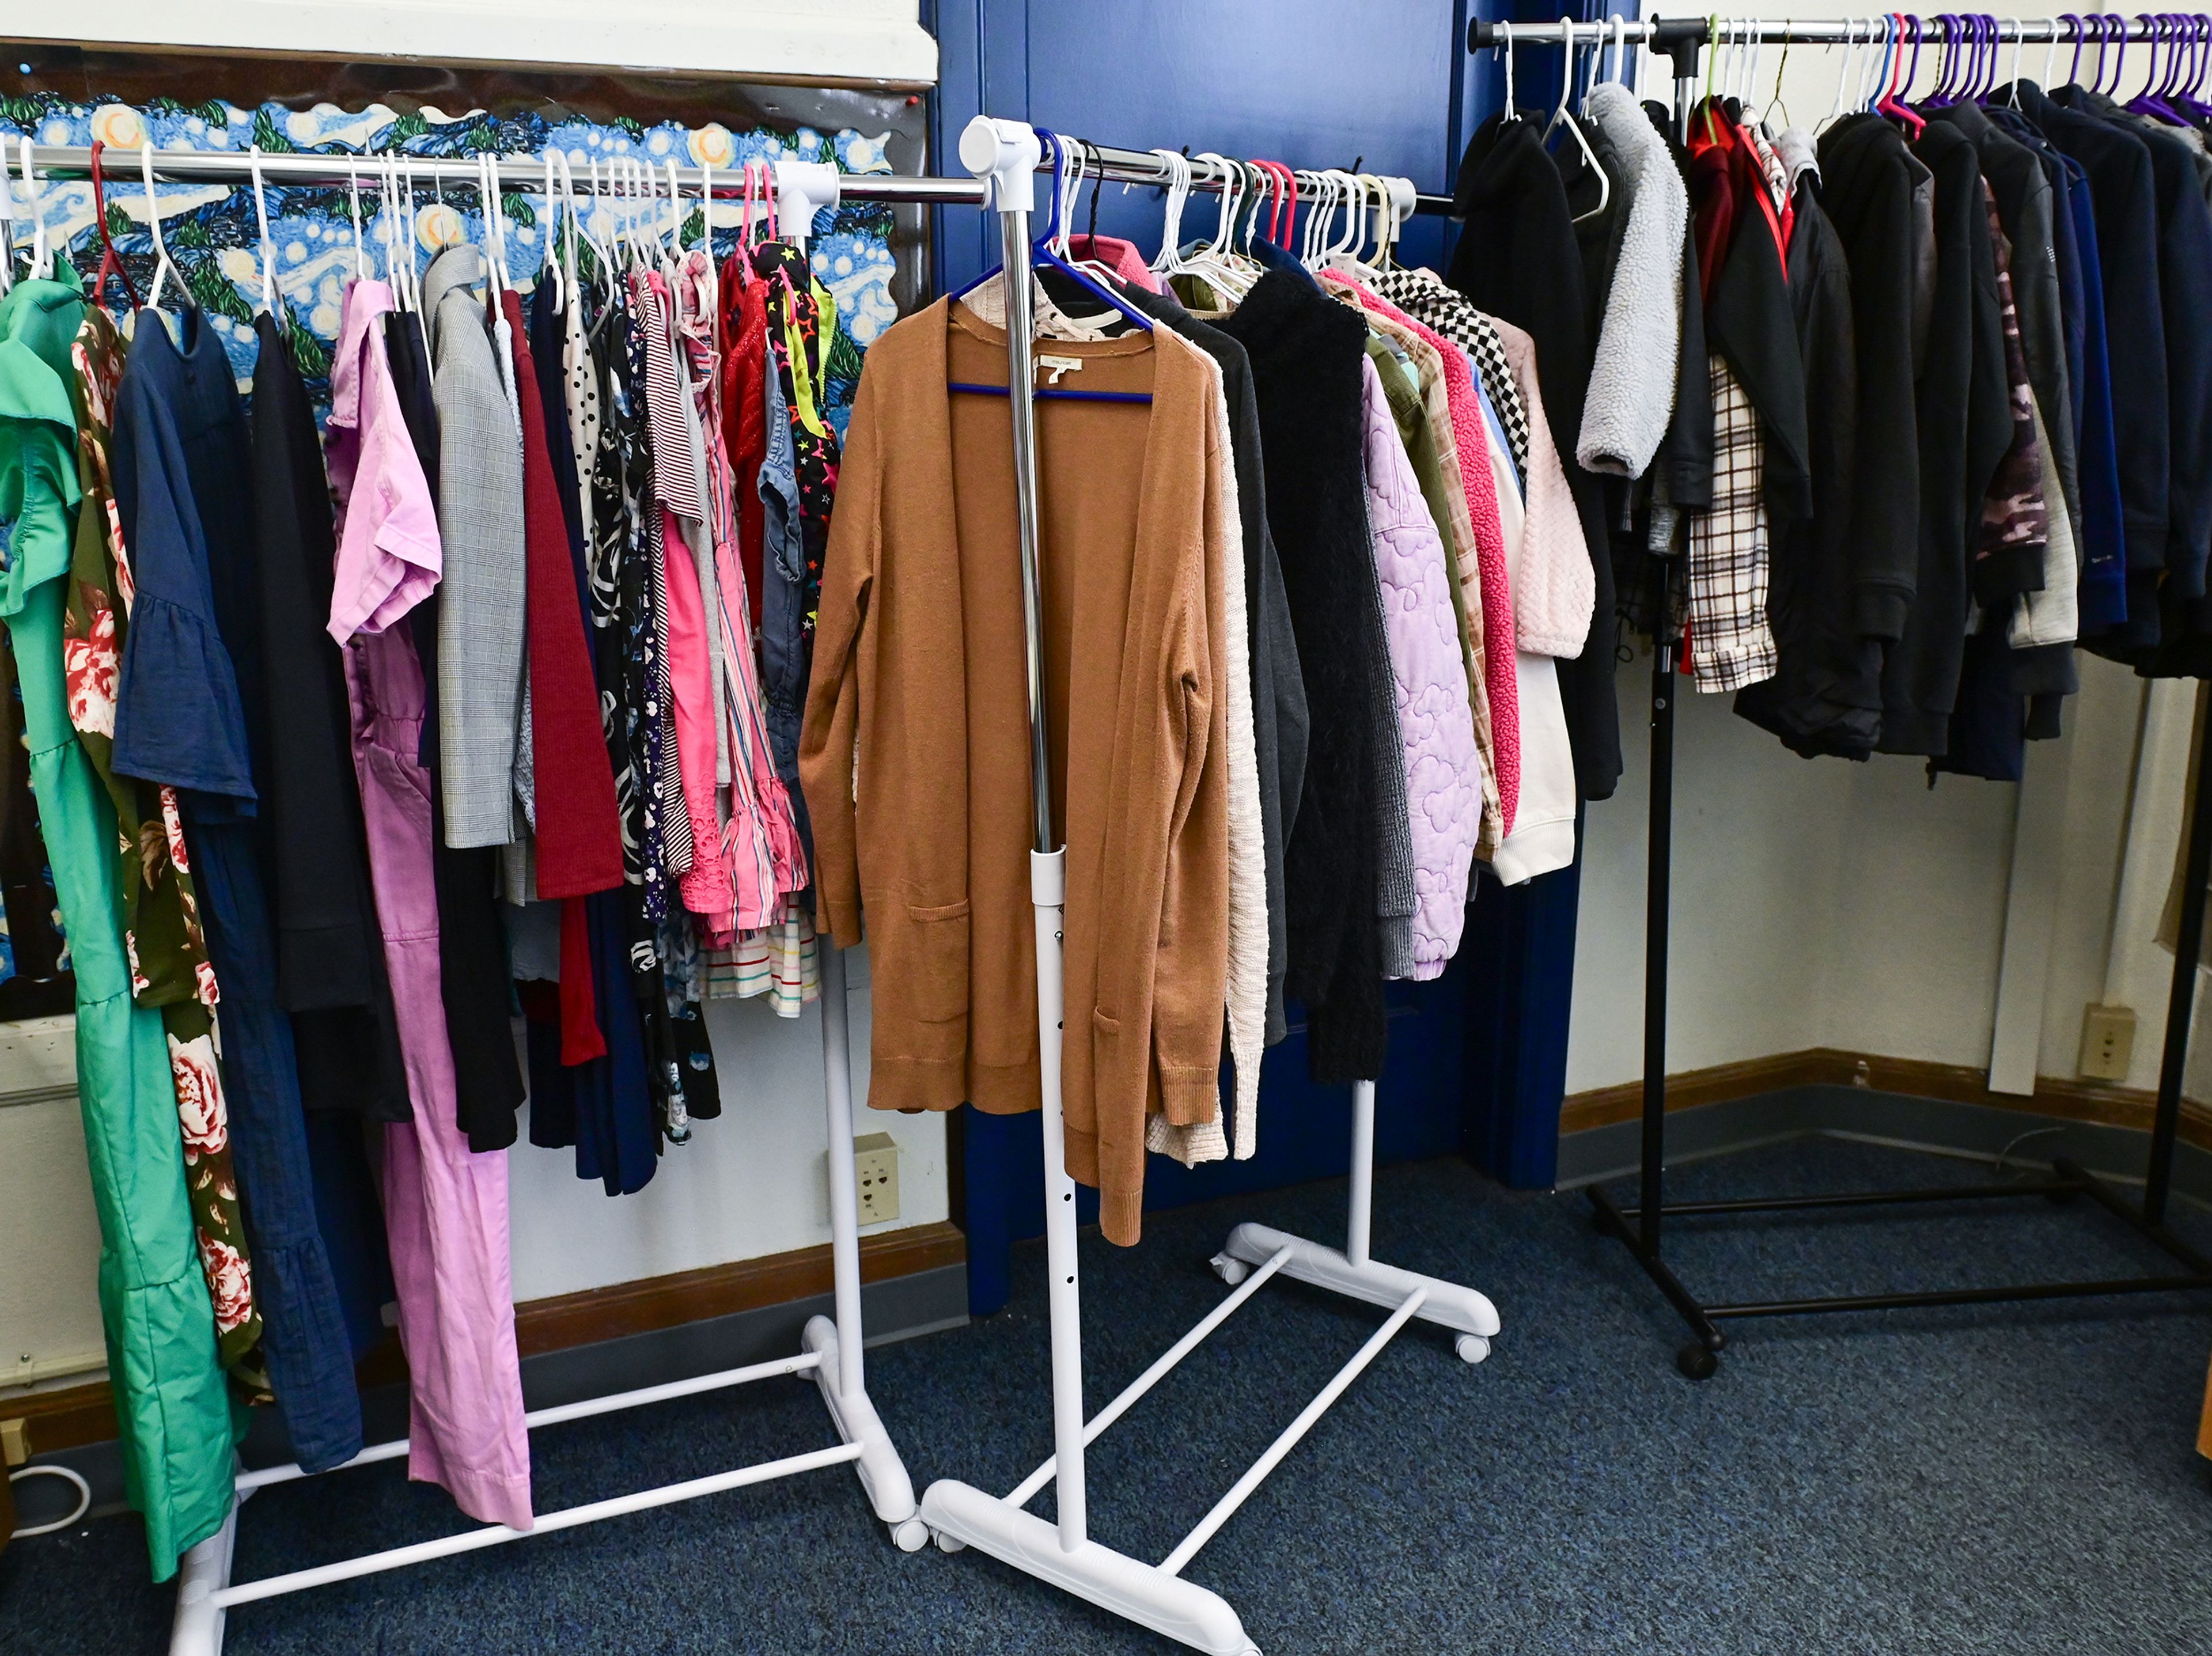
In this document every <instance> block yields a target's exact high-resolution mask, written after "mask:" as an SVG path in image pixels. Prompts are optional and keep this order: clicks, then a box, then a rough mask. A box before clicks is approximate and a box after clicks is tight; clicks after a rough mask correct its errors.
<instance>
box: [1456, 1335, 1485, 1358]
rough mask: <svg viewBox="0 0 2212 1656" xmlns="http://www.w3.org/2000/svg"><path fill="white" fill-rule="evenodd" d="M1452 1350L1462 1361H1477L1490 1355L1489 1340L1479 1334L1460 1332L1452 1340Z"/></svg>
mask: <svg viewBox="0 0 2212 1656" xmlns="http://www.w3.org/2000/svg"><path fill="white" fill-rule="evenodd" d="M1452 1350H1453V1352H1454V1354H1455V1355H1456V1356H1458V1358H1459V1360H1460V1361H1461V1362H1464V1363H1478V1362H1481V1361H1482V1360H1483V1359H1484V1358H1485V1357H1486V1356H1489V1355H1490V1342H1489V1341H1488V1340H1486V1339H1485V1338H1482V1336H1481V1335H1480V1334H1462V1335H1461V1336H1460V1337H1459V1338H1457V1339H1455V1340H1454V1341H1453V1342H1452Z"/></svg>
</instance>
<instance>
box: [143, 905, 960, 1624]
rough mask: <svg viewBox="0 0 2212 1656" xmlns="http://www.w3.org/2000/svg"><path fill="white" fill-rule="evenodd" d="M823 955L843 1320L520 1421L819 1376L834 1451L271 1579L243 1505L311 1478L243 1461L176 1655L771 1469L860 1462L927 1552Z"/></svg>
mask: <svg viewBox="0 0 2212 1656" xmlns="http://www.w3.org/2000/svg"><path fill="white" fill-rule="evenodd" d="M821 960H822V997H821V1006H822V1048H823V1092H824V1095H825V1107H826V1113H827V1115H828V1118H829V1120H828V1126H829V1147H830V1149H829V1226H830V1245H829V1246H830V1264H831V1271H832V1275H833V1277H834V1279H835V1283H836V1313H837V1314H836V1320H835V1321H832V1320H831V1319H829V1318H828V1317H811V1318H809V1319H807V1323H806V1327H805V1332H804V1333H803V1334H802V1335H801V1337H800V1344H801V1347H802V1349H801V1350H800V1351H799V1353H798V1355H796V1356H789V1357H777V1358H773V1359H771V1360H769V1362H756V1363H749V1364H747V1365H745V1366H744V1367H743V1368H726V1369H722V1370H720V1372H719V1373H716V1374H700V1375H696V1376H694V1377H693V1378H691V1379H689V1380H671V1381H668V1382H667V1383H666V1384H665V1385H660V1386H640V1387H638V1388H637V1389H636V1390H635V1391H629V1392H616V1393H614V1394H612V1395H611V1396H607V1397H599V1398H584V1399H582V1400H580V1401H579V1402H576V1403H564V1404H556V1405H555V1406H553V1407H550V1408H546V1409H533V1410H531V1411H530V1412H529V1413H528V1414H526V1415H525V1416H523V1423H524V1425H525V1426H526V1427H529V1428H532V1429H535V1428H538V1427H540V1426H557V1425H559V1424H561V1423H562V1422H566V1421H572V1420H586V1419H589V1418H591V1417H592V1416H595V1415H608V1414H613V1413H616V1412H617V1411H618V1410H624V1409H638V1408H643V1407H645V1406H647V1405H648V1404H658V1403H667V1402H671V1401H672V1400H674V1399H676V1398H688V1397H696V1396H699V1395H700V1394H701V1393H702V1392H718V1391H726V1390H728V1389H729V1388H731V1387H732V1386H746V1385H750V1383H751V1382H753V1381H755V1380H772V1379H775V1378H778V1377H780V1376H784V1375H807V1374H811V1375H812V1376H813V1378H814V1382H815V1384H816V1385H817V1386H819V1387H820V1388H821V1392H822V1401H823V1404H824V1405H826V1407H827V1408H828V1410H829V1419H830V1422H831V1423H832V1424H834V1425H835V1426H836V1429H837V1435H838V1438H839V1439H840V1442H839V1443H838V1445H837V1447H835V1448H827V1449H813V1450H809V1451H807V1452H805V1453H800V1454H793V1455H787V1456H784V1457H782V1458H781V1459H775V1460H764V1461H760V1462H758V1463H757V1464H755V1465H750V1466H739V1467H735V1468H732V1470H730V1471H723V1472H714V1473H711V1474H709V1475H708V1476H707V1477H695V1478H690V1479H688V1480H686V1481H685V1482H684V1483H668V1484H663V1485H661V1486H660V1487H659V1488H658V1489H641V1490H639V1491H637V1492H636V1493H635V1494H633V1495H614V1496H611V1497H610V1498H609V1499H607V1500H605V1501H588V1502H586V1504H584V1505H583V1506H580V1507H568V1508H566V1509H564V1510H562V1511H561V1512H557V1513H544V1514H541V1515H539V1516H538V1519H537V1521H536V1523H535V1524H534V1525H533V1526H532V1527H531V1528H529V1529H526V1530H518V1529H514V1528H512V1527H510V1526H507V1525H505V1524H488V1525H485V1526H483V1527H481V1528H478V1529H473V1530H464V1531H462V1532H459V1534H455V1535H448V1536H441V1537H439V1538H437V1539H435V1540H433V1541H419V1542H416V1543H415V1544H412V1545H410V1546H403V1547H390V1548H386V1549H385V1550H383V1551H380V1552H373V1553H364V1554H362V1556H359V1557H356V1558H348V1559H342V1560H340V1561H339V1562H337V1563H334V1564H319V1565H316V1566H314V1567H313V1568H308V1569H301V1570H293V1571H290V1572H289V1573H287V1574H283V1575H271V1576H264V1577H263V1578H262V1579H260V1580H254V1581H240V1582H234V1581H232V1580H231V1579H230V1571H231V1562H232V1558H233V1556H234V1553H235V1551H236V1549H237V1542H238V1516H239V1511H240V1507H241V1506H242V1505H243V1503H244V1502H245V1501H246V1500H247V1499H248V1498H249V1497H251V1496H252V1495H253V1494H254V1493H255V1492H256V1491H257V1490H260V1489H267V1488H268V1487H270V1485H272V1484H276V1483H291V1482H294V1481H295V1480H297V1479H299V1478H302V1477H309V1476H312V1474H310V1473H308V1472H307V1471H304V1470H302V1469H301V1467H300V1466H299V1465H297V1464H296V1463H294V1464H291V1465H283V1466H269V1467H263V1468H261V1469H259V1470H258V1471H243V1472H240V1474H239V1475H238V1477H237V1479H236V1483H235V1488H236V1490H237V1499H236V1501H234V1503H233V1505H232V1507H231V1509H230V1514H229V1516H228V1518H227V1519H225V1520H224V1521H223V1526H222V1529H220V1530H219V1531H217V1532H216V1533H215V1534H214V1535H211V1536H210V1537H209V1538H207V1539H206V1540H204V1541H203V1542H201V1543H200V1544H198V1545H197V1546H196V1547H194V1548H192V1549H191V1551H189V1552H187V1553H186V1554H185V1556H184V1560H183V1562H182V1564H181V1565H180V1567H179V1570H178V1576H177V1608H176V1616H175V1619H174V1621H173V1623H172V1624H171V1628H170V1635H169V1652H170V1656H222V1640H223V1629H224V1624H225V1621H226V1618H227V1617H228V1613H229V1611H230V1610H231V1608H232V1606H234V1605H237V1604H252V1603H253V1602H255V1601H256V1600H258V1599H263V1598H278V1597H281V1596H282V1595H283V1594H286V1593H293V1592H305V1591H307V1589H308V1588H310V1587H319V1586H328V1585H329V1584H331V1583H332V1582H335V1581H349V1580H354V1579H356V1577H359V1576H363V1575H377V1574H382V1573H384V1572H385V1571H386V1570H396V1569H404V1568H407V1567H408V1566H409V1565H410V1564H421V1563H426V1562H428V1561H429V1560H431V1559H433V1558H447V1557H451V1556H453V1555H454V1554H456V1553H463V1552H475V1551H477V1550H481V1549H483V1548H485V1547H499V1546H504V1545H506V1544H507V1543H508V1542H510V1541H523V1540H527V1539H528V1538H530V1537H532V1536H533V1535H552V1534H556V1533H558V1532H560V1531H562V1530H573V1529H576V1528H578V1527H580V1526H583V1525H586V1524H597V1523H599V1522H601V1521H603V1520H606V1519H610V1518H621V1517H624V1516H626V1515H628V1514H629V1513H640V1512H647V1511H649V1510H651V1509H652V1508H653V1507H668V1506H673V1505H675V1504H676V1503H677V1502H678V1501H696V1500H697V1499H698V1498H699V1497H700V1496H702V1495H720V1494H721V1493H723V1492H724V1491H725V1490H728V1489H743V1488H744V1487H745V1486H746V1485H747V1484H749V1483H768V1482H769V1481H771V1480H772V1479H775V1478H780V1477H793V1476H794V1475H796V1474H798V1473H800V1472H811V1471H818V1470H819V1469H821V1468H823V1467H825V1466H839V1465H850V1466H851V1467H853V1469H854V1471H855V1472H857V1473H858V1474H859V1476H860V1487H861V1489H862V1490H863V1491H864V1492H865V1493H866V1495H867V1497H868V1501H869V1504H870V1506H871V1507H873V1509H874V1511H875V1514H876V1516H877V1517H878V1519H880V1520H883V1521H884V1523H885V1524H888V1525H889V1526H890V1532H891V1539H892V1540H893V1541H894V1542H895V1543H896V1544H897V1545H898V1547H899V1549H900V1550H902V1551H904V1552H915V1551H918V1550H920V1549H921V1547H922V1546H923V1544H925V1543H927V1541H928V1539H929V1528H928V1526H927V1525H926V1524H924V1523H923V1522H922V1520H921V1518H920V1516H919V1515H918V1514H919V1512H920V1507H918V1505H917V1504H916V1502H915V1498H914V1483H913V1481H912V1480H911V1479H910V1478H909V1477H908V1476H907V1471H906V1466H905V1464H904V1463H903V1462H902V1461H901V1460H900V1459H899V1454H898V1450H897V1449H896V1447H894V1446H893V1445H892V1443H891V1440H890V1434H889V1433H888V1432H886V1431H885V1430H884V1423H883V1421H882V1419H881V1417H880V1416H878V1415H877V1413H876V1408H875V1404H873V1403H872V1402H870V1401H869V1398H868V1392H867V1386H866V1380H865V1378H864V1375H863V1370H862V1365H861V1359H860V1339H861V1332H860V1326H861V1325H860V1203H859V1196H858V1192H856V1191H855V1190H854V1175H853V1093H852V1060H851V1053H850V1049H849V1047H848V1030H847V1018H846V1005H845V958H844V955H843V952H842V950H840V949H837V948H836V947H835V946H834V945H829V944H827V943H826V940H825V946H824V947H823V949H822V950H821ZM406 1453H407V1441H406V1440H405V1439H404V1438H400V1439H395V1440H394V1441H391V1442H389V1443H379V1444H375V1445H374V1446H372V1447H369V1448H366V1449H364V1450H362V1452H361V1453H359V1454H357V1455H356V1456H355V1457H354V1458H353V1459H351V1460H349V1461H347V1462H346V1463H345V1466H343V1467H339V1468H336V1469H335V1470H337V1471H344V1470H345V1469H346V1468H347V1467H354V1466H366V1465H374V1464H376V1463H377V1462H380V1461H386V1460H397V1459H400V1458H402V1457H403V1456H404V1455H405V1454H406Z"/></svg>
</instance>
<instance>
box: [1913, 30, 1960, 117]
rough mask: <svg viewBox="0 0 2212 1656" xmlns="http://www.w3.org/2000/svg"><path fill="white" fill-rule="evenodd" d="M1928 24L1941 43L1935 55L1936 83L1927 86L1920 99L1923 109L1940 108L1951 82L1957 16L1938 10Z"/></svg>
mask: <svg viewBox="0 0 2212 1656" xmlns="http://www.w3.org/2000/svg"><path fill="white" fill-rule="evenodd" d="M1929 27H1931V28H1933V29H1936V31H1937V32H1938V33H1937V35H1936V38H1937V39H1938V40H1939V41H1940V42H1941V45H1939V47H1938V48H1937V51H1936V84H1935V85H1934V86H1931V87H1929V88H1928V95H1927V96H1926V97H1924V98H1923V99H1922V100H1920V106H1921V107H1922V108H1923V109H1941V108H1942V106H1943V94H1944V89H1945V88H1947V87H1948V85H1949V84H1950V82H1951V59H1952V54H1953V52H1954V49H1955V46H1956V45H1957V42H1958V39H1959V17H1958V14H1957V13H1955V12H1948V11H1946V12H1939V13H1938V14H1937V15H1936V16H1935V17H1934V18H1932V19H1930V20H1929Z"/></svg>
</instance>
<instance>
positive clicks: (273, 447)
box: [248, 315, 414, 1121]
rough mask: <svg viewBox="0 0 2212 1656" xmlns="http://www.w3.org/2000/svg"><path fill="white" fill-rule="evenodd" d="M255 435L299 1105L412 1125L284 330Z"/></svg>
mask: <svg viewBox="0 0 2212 1656" xmlns="http://www.w3.org/2000/svg"><path fill="white" fill-rule="evenodd" d="M256 327H257V331H258V335H259V341H260V354H259V355H258V357H257V358H256V360H255V362H254V369H253V397H252V466H253V512H254V534H255V537H256V540H257V543H258V548H259V554H260V555H259V556H258V559H257V560H256V561H255V565H254V573H255V579H256V585H255V591H254V601H255V604H256V619H257V620H258V622H259V623H260V649H259V658H260V660H261V663H262V665H263V668H264V673H265V678H264V682H265V683H266V684H270V685H281V686H283V694H282V698H281V701H280V700H276V699H271V698H269V697H264V698H263V699H262V704H261V706H260V707H259V708H258V709H249V710H248V717H249V718H254V719H257V721H258V723H259V724H260V725H261V727H262V731H263V736H262V741H263V751H264V753H265V754H266V755H267V756H268V763H267V767H266V774H265V775H264V776H263V777H261V778H260V788H261V812H260V816H261V828H262V836H263V846H264V857H265V858H266V864H267V889H268V893H269V898H270V910H271V912H272V913H273V915H274V917H275V919H276V950H277V955H276V959H277V974H278V975H277V998H278V999H279V1000H280V1001H281V1002H282V1003H283V1006H284V1009H285V1010H287V1011H289V1013H291V1015H292V1031H293V1049H294V1052H295V1054H296V1056H297V1059H298V1063H299V1074H300V1101H301V1104H302V1105H303V1106H305V1107H306V1108H307V1109H308V1110H309V1111H319V1110H331V1111H350V1112H355V1113H359V1114H361V1115H363V1116H366V1117H367V1118H368V1119H370V1120H373V1121H409V1120H412V1119H414V1108H413V1105H412V1104H411V1103H410V1100H409V1097H408V1091H407V1072H406V1070H405V1068H404V1065H403V1064H402V1062H401V1059H400V1053H399V1034H398V1020H397V1018H396V1016H395V1015H394V1013H393V1010H392V989H391V984H390V982H389V980H387V979H386V975H385V968H384V933H383V930H382V928H381V927H380V925H379V924H378V922H377V916H376V907H375V902H374V896H373V894H372V893H371V891H370V889H369V877H368V830H367V829H366V828H365V827H364V826H363V824H362V811H361V789H360V782H359V779H357V778H356V775H355V773H354V767H353V714H352V712H351V710H350V708H349V705H348V702H347V699H346V687H345V664H344V660H343V656H342V654H341V652H340V651H339V649H338V646H337V645H336V644H333V643H332V642H331V635H330V634H329V633H328V632H326V631H325V626H326V625H327V623H328V622H329V620H330V614H331V584H332V580H333V575H332V569H333V567H334V561H335V560H336V558H337V531H336V530H335V529H334V528H333V527H332V525H331V505H330V483H329V481H328V479H327V478H326V477H325V475H324V470H323V450H322V445H321V443H320V442H319V441H318V440H317V439H316V436H315V416H314V409H313V405H312V404H311V403H309V402H308V400H307V386H306V385H305V384H304V383H303V382H302V381H301V377H300V371H299V369H298V367H296V366H295V363H294V362H293V360H292V353H291V349H290V347H289V345H288V344H287V343H285V340H284V336H283V331H282V330H281V329H280V328H279V327H278V326H277V325H276V323H275V322H274V321H272V320H271V319H270V318H269V317H268V316H266V315H264V316H263V317H262V318H261V319H260V320H259V322H258V324H257V325H256Z"/></svg>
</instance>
